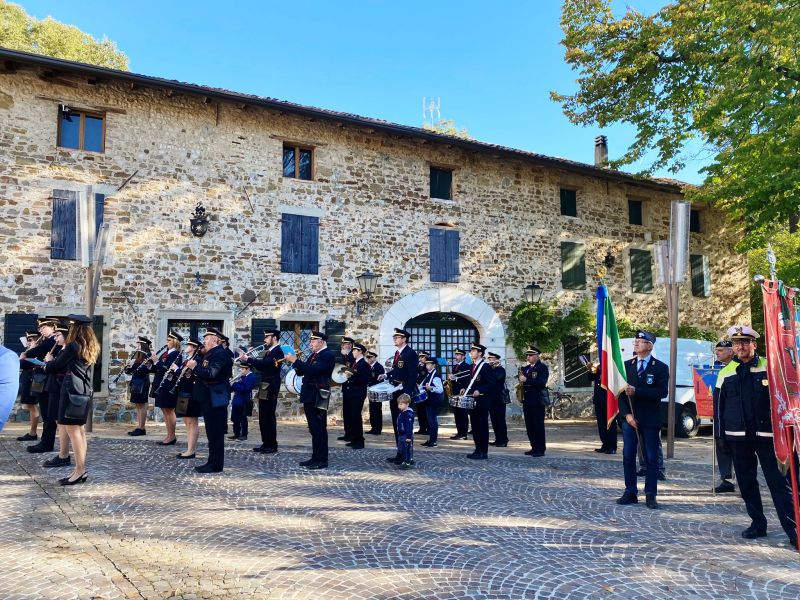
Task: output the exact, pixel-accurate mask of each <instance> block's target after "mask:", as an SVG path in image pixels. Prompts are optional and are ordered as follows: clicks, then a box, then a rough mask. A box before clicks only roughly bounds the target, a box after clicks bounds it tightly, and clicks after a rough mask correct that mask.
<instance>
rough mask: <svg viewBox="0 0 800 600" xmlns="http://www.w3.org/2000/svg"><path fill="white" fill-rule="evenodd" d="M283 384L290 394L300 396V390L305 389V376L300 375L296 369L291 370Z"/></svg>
mask: <svg viewBox="0 0 800 600" xmlns="http://www.w3.org/2000/svg"><path fill="white" fill-rule="evenodd" d="M283 383H284V385H286V389H287V390H288V392H289V393H290V394H296V395H298V396H299V395H300V389H301V388H302V387H303V376H302V375H298V374H297V371H295V370H294V369H289V372H288V373H286V376H285V377H284V378H283Z"/></svg>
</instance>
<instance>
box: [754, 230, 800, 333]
mask: <svg viewBox="0 0 800 600" xmlns="http://www.w3.org/2000/svg"><path fill="white" fill-rule="evenodd" d="M772 251H773V252H774V253H775V259H776V262H775V273H776V275H777V276H778V279H780V280H781V281H783V282H784V283H785V284H786V285H788V286H791V287H800V235H798V234H796V233H789V230H788V229H787V228H784V229H783V230H781V231H778V232H777V233H776V234H774V235H773V236H772ZM747 263H748V265H749V267H750V276H751V277H753V276H755V275H763V276H764V277H767V278H769V263H768V262H767V249H766V248H757V249H755V250H751V251H750V252H748V253H747ZM750 311H751V318H752V323H753V327H754V328H755V330H756V331H758V332H759V333H761V334H762V335H763V333H764V297H763V295H762V292H761V286H760V285H756V284H755V283H754V284H753V285H752V286H751V288H750Z"/></svg>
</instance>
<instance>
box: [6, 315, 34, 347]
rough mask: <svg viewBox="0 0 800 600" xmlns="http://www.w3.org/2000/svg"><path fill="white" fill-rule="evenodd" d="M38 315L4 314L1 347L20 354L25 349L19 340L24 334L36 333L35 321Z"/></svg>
mask: <svg viewBox="0 0 800 600" xmlns="http://www.w3.org/2000/svg"><path fill="white" fill-rule="evenodd" d="M38 316H39V315H37V314H32V313H6V315H5V329H3V332H4V333H3V345H4V346H5V347H6V348H8V349H9V350H11V351H12V352H16V353H17V354H21V353H22V351H23V350H24V349H25V348H23V346H22V344H21V343H20V341H19V338H21V337H24V336H25V332H26V331H28V330H30V331H36V319H37V317H38Z"/></svg>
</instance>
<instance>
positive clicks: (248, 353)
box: [233, 344, 267, 365]
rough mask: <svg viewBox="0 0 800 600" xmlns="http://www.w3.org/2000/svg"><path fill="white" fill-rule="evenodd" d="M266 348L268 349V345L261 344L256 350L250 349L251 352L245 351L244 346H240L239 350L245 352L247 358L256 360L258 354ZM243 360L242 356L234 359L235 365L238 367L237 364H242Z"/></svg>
mask: <svg viewBox="0 0 800 600" xmlns="http://www.w3.org/2000/svg"><path fill="white" fill-rule="evenodd" d="M266 347H267V345H266V344H261V345H260V346H256V347H255V348H250V350H246V351H245V349H244V348H243V347H242V346H239V348H238V349H239V350H241V351H242V352H244V355H245V356H246V357H248V358H254V357H255V355H256V354H258V353H259V352H261V351H262V350H263V349H264V348H266ZM241 358H242V357H241V356H238V357H236V358H235V359H234V361H233V364H235V365H236V364H240V363H241Z"/></svg>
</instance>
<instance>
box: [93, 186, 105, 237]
mask: <svg viewBox="0 0 800 600" xmlns="http://www.w3.org/2000/svg"><path fill="white" fill-rule="evenodd" d="M105 206H106V195H105V194H95V195H94V238H95V239H97V237H98V236H99V235H100V227H101V226H102V225H103V214H104V212H105Z"/></svg>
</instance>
